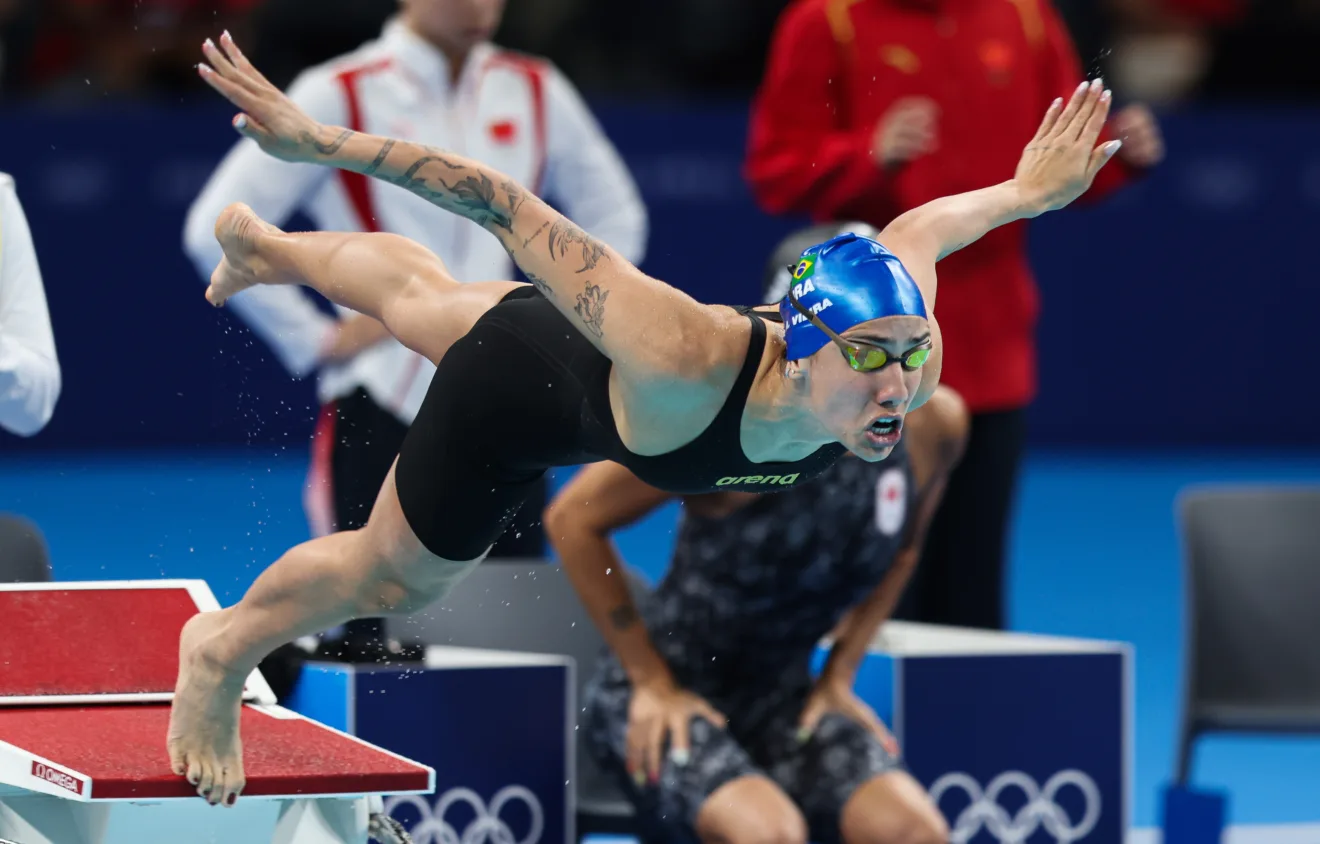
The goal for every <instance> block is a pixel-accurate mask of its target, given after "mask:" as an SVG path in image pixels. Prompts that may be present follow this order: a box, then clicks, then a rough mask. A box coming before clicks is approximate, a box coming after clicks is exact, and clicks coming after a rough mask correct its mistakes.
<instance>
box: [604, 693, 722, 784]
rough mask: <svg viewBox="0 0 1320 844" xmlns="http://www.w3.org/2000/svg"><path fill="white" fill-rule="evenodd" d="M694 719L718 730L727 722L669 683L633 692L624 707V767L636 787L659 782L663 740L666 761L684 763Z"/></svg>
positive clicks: (694, 697) (687, 754) (708, 707)
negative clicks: (625, 743)
mask: <svg viewBox="0 0 1320 844" xmlns="http://www.w3.org/2000/svg"><path fill="white" fill-rule="evenodd" d="M697 718H701V719H704V720H706V721H708V722H710V723H711V724H713V725H714V726H715V727H717V728H719V729H721V730H722V729H724V728H725V726H727V723H728V721H727V719H726V718H725V717H724V715H722V714H721V713H720V712H717V711H716V710H715V708H714V707H713V706H711V705H710V704H709V703H707V702H706V701H705V700H703V699H702V698H700V697H698V696H697V695H695V694H693V693H692V692H689V691H687V690H685V689H681V688H679V687H678V686H676V685H674V683H673V681H671V680H668V679H666V680H663V681H656V682H652V683H641V684H639V685H637V686H636V687H635V688H634V689H633V695H632V702H631V703H630V704H629V705H628V758H627V761H626V767H627V769H628V775H629V776H631V777H632V778H633V782H635V783H637V786H638V787H639V788H640V787H643V786H645V785H646V784H647V783H648V782H649V783H651V784H653V785H654V784H655V783H657V782H659V781H660V770H661V768H663V767H664V758H663V756H662V754H663V752H664V746H665V739H666V738H668V739H669V761H671V762H673V763H674V764H675V765H678V766H679V767H682V766H683V765H686V764H687V763H688V761H689V760H690V759H691V753H692V751H691V747H692V745H691V742H690V740H689V736H688V730H689V728H690V726H691V725H692V722H693V720H694V719H697Z"/></svg>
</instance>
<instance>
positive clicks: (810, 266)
mask: <svg viewBox="0 0 1320 844" xmlns="http://www.w3.org/2000/svg"><path fill="white" fill-rule="evenodd" d="M815 272H816V256H815V255H807V256H805V257H803V258H802V259H801V260H799V261H798V262H797V266H796V267H794V268H793V280H794V281H802V280H803V279H804V278H811V276H812V275H813V274H814V273H815Z"/></svg>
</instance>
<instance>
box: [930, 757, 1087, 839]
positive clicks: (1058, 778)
mask: <svg viewBox="0 0 1320 844" xmlns="http://www.w3.org/2000/svg"><path fill="white" fill-rule="evenodd" d="M1067 786H1072V787H1074V788H1076V789H1077V790H1078V791H1080V792H1081V793H1082V797H1083V799H1084V800H1085V801H1086V808H1085V810H1084V811H1083V812H1082V817H1081V820H1079V821H1078V822H1077V823H1076V824H1074V823H1073V822H1072V818H1070V817H1069V816H1068V813H1067V812H1066V811H1064V809H1063V807H1062V806H1060V805H1059V804H1058V803H1056V802H1055V800H1054V798H1055V797H1056V796H1057V795H1058V793H1059V791H1060V790H1062V789H1063V788H1065V787H1067ZM1010 788H1016V789H1018V790H1019V791H1021V792H1022V794H1023V795H1024V796H1025V797H1026V798H1027V802H1026V805H1024V806H1023V807H1022V808H1021V809H1018V811H1017V813H1016V814H1014V815H1012V816H1010V815H1009V814H1008V811H1007V810H1006V809H1004V807H1003V806H1001V805H999V797H1000V795H1001V794H1003V793H1004V791H1005V790H1007V789H1010ZM953 789H958V790H961V791H962V792H963V793H964V794H966V795H967V799H968V800H970V801H971V804H970V805H969V806H968V807H967V808H966V809H963V810H962V811H961V812H960V813H959V814H958V817H957V818H956V819H955V820H954V821H953V831H952V833H951V834H950V836H949V841H950V843H951V844H967V842H968V841H970V840H971V839H972V837H973V836H975V835H976V833H977V832H979V831H980V830H981V829H982V828H984V829H985V830H986V832H989V833H990V834H991V835H993V836H994V837H995V839H996V840H998V841H1000V842H1002V843H1003V844H1023V842H1025V841H1026V840H1027V839H1028V838H1030V837H1031V836H1032V834H1033V833H1035V832H1036V830H1037V829H1039V828H1040V827H1042V826H1043V827H1045V831H1046V832H1047V833H1049V834H1050V835H1051V836H1053V837H1054V840H1055V841H1056V842H1058V844H1071V842H1073V841H1080V840H1081V839H1083V838H1085V837H1086V836H1087V835H1089V834H1090V832H1091V830H1093V829H1095V825H1096V824H1097V823H1098V822H1099V821H1100V789H1099V787H1098V786H1096V784H1095V780H1093V779H1091V778H1090V777H1089V776H1087V775H1086V774H1084V773H1082V772H1081V771H1078V770H1072V769H1070V770H1066V771H1060V772H1058V773H1057V774H1055V775H1054V776H1052V777H1050V778H1049V780H1048V781H1046V783H1045V787H1044V788H1041V787H1040V786H1038V785H1037V784H1036V781H1035V780H1033V779H1032V778H1031V777H1029V776H1027V775H1026V774H1024V773H1022V772H1021V771H1005V772H1004V773H1002V774H1000V775H999V776H997V777H995V778H994V779H993V780H991V781H990V784H989V785H988V786H986V788H985V790H984V791H982V790H981V786H980V784H979V783H978V782H977V781H976V780H974V779H972V778H971V777H970V776H968V775H967V774H960V773H951V774H945V775H944V776H942V777H940V778H939V779H938V780H936V781H935V784H934V785H932V786H931V788H930V798H931V800H933V801H935V805H937V806H938V805H939V802H940V798H941V797H943V796H944V794H945V792H948V791H951V790H953Z"/></svg>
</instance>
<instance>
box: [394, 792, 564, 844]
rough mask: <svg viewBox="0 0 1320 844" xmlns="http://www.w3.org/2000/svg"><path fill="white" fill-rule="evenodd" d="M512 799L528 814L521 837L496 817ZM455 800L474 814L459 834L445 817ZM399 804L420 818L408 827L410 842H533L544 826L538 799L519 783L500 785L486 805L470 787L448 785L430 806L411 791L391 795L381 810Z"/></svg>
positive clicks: (431, 843) (459, 843)
mask: <svg viewBox="0 0 1320 844" xmlns="http://www.w3.org/2000/svg"><path fill="white" fill-rule="evenodd" d="M515 800H516V801H519V802H521V803H522V804H523V805H525V806H526V807H527V810H528V812H529V813H530V814H531V816H532V820H531V825H530V827H529V829H528V830H527V836H526V837H525V838H522V839H519V838H516V837H514V833H513V830H512V829H511V828H510V827H509V824H508V823H507V822H506V821H505V820H503V819H502V818H501V817H500V814H501V813H502V812H503V810H504V807H505V806H507V805H508V804H509V803H511V802H513V801H515ZM455 803H466V804H467V805H468V806H469V807H471V809H472V811H473V814H474V815H475V816H476V817H474V818H473V819H472V821H471V822H469V823H468V825H467V826H466V827H464V828H463V832H462V833H461V834H460V833H459V831H458V830H456V829H454V827H453V826H451V825H450V823H449V821H448V820H446V819H445V816H446V815H447V814H448V812H449V810H450V808H451V807H452V806H453V805H454V804H455ZM401 806H411V807H412V808H413V809H415V810H416V811H417V814H418V815H419V816H420V818H421V820H419V821H418V822H417V824H416V825H415V826H414V827H413V828H412V831H411V835H412V839H413V844H487V842H489V844H537V842H538V841H540V840H541V833H542V832H543V831H544V830H545V813H544V812H543V811H542V809H541V801H540V800H537V799H536V795H535V794H533V793H532V792H531V790H530V789H527V788H524V787H523V786H521V785H508V786H505V787H504V788H501V789H500V790H499V791H497V792H496V793H495V796H494V797H493V798H491V801H490V807H489V808H487V806H486V804H485V803H484V802H483V801H482V799H481V795H479V794H477V793H476V792H475V791H473V790H472V789H470V788H451V789H450V790H449V791H446V792H445V793H444V794H442V795H440V799H438V800H436V801H435V806H434V807H432V805H431V804H430V803H428V802H427V801H426V800H425V799H424V798H422V797H419V796H417V795H415V794H409V795H402V796H399V797H391V798H390V799H389V800H386V801H385V813H386V814H387V815H391V816H392V815H393V814H394V810H395V809H397V808H399V807H401Z"/></svg>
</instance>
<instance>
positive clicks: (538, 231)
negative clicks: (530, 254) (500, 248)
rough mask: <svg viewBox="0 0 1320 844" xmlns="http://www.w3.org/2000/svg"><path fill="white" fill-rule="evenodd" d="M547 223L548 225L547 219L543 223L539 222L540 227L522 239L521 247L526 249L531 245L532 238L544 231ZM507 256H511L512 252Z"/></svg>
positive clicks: (534, 238)
mask: <svg viewBox="0 0 1320 844" xmlns="http://www.w3.org/2000/svg"><path fill="white" fill-rule="evenodd" d="M549 225H550V221H549V220H547V221H545V222H544V223H542V224H541V227H540V228H538V229H537V230H536V231H534V232H532V233H531V234H530V235H528V236H527V239H526V240H524V241H523V249H526V248H527V247H529V246H531V245H532V241H533V240H536V238H537V236H538V235H540V234H541V232H543V231H545V230H546V227H547V226H549ZM509 257H513V254H512V253H510V255H509Z"/></svg>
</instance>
